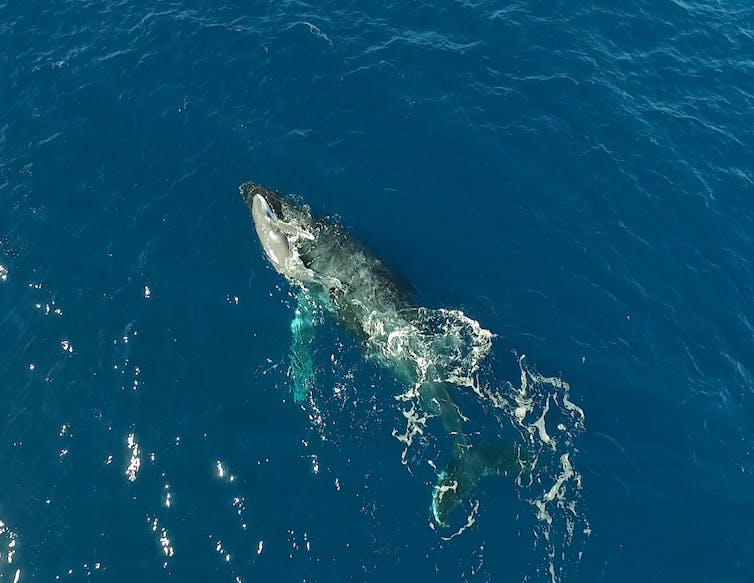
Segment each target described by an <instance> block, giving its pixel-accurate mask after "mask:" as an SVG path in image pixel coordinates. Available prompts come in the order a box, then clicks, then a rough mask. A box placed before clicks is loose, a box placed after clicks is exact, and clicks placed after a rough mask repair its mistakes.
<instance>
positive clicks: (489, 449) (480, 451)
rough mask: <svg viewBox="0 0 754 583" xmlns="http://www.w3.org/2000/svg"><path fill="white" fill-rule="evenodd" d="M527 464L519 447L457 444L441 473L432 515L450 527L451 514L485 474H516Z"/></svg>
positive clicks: (436, 520) (439, 523)
mask: <svg viewBox="0 0 754 583" xmlns="http://www.w3.org/2000/svg"><path fill="white" fill-rule="evenodd" d="M523 463H525V462H524V461H523V460H522V458H521V454H520V451H519V449H518V447H516V446H502V445H501V446H492V445H490V446H483V447H475V446H472V445H469V444H464V443H456V445H455V446H454V447H453V453H452V454H451V457H450V461H449V462H448V466H447V467H446V468H445V470H444V471H442V472H440V475H439V476H438V479H437V485H435V487H434V489H433V491H432V507H431V509H432V516H433V518H434V519H435V522H436V523H437V525H438V526H441V527H444V526H447V519H448V515H449V514H450V513H451V512H452V511H453V510H454V509H455V507H456V506H458V505H459V504H460V503H461V502H462V501H463V500H464V499H465V498H466V497H467V496H468V495H469V494H470V493H471V492H472V491H473V490H474V488H475V487H476V485H477V483H478V482H479V479H480V478H481V477H483V476H504V475H508V474H515V473H517V472H518V471H520V470H521V468H522V464H523Z"/></svg>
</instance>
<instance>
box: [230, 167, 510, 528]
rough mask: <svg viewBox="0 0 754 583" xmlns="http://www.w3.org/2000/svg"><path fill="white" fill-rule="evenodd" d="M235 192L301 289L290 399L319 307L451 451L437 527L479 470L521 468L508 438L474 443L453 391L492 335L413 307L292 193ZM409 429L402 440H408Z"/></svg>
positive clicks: (301, 389) (378, 266) (379, 265)
mask: <svg viewBox="0 0 754 583" xmlns="http://www.w3.org/2000/svg"><path fill="white" fill-rule="evenodd" d="M240 191H241V195H242V197H243V198H244V200H245V201H246V203H247V204H248V206H249V208H250V212H251V217H252V220H253V223H254V228H255V230H256V234H257V237H258V239H259V242H260V244H261V246H262V249H263V250H264V253H265V255H266V256H267V259H268V260H269V262H270V263H271V264H272V266H273V268H274V269H275V270H276V271H277V272H278V273H280V274H281V275H283V276H284V277H285V278H286V279H287V280H288V281H289V282H290V283H291V284H292V286H293V287H294V288H296V290H297V297H298V307H297V308H296V310H295V318H294V319H293V322H292V323H291V331H292V334H293V345H292V348H291V365H290V376H291V378H292V380H293V394H294V399H295V400H297V401H303V400H304V399H305V398H306V397H307V395H308V393H309V391H310V390H311V389H312V386H313V385H314V373H313V370H314V364H313V361H312V351H311V349H312V342H313V338H314V323H313V314H314V313H315V311H320V312H322V313H326V314H330V315H332V317H333V318H334V319H335V321H336V322H337V323H338V324H340V325H341V326H342V327H343V328H345V329H346V330H348V331H349V332H350V333H351V334H352V335H353V336H354V337H355V338H356V339H358V340H359V341H360V342H361V344H362V346H364V347H365V350H366V355H367V357H368V358H369V359H371V360H372V361H374V362H376V363H378V364H379V365H381V366H384V367H385V368H387V369H389V370H390V371H391V372H392V373H393V374H394V375H395V376H396V377H397V378H398V379H399V381H401V382H403V383H405V384H406V385H407V386H408V387H409V389H410V390H409V394H413V395H415V396H416V401H417V402H418V403H420V407H421V409H422V412H423V414H424V415H426V418H434V417H436V418H439V420H440V421H441V423H442V426H443V427H444V429H445V431H446V432H447V434H448V436H449V438H450V443H451V451H450V454H449V461H448V463H447V465H446V467H445V469H444V470H443V471H441V472H439V475H438V479H437V483H436V485H435V486H434V488H433V491H432V501H431V504H430V510H431V514H432V518H433V519H434V522H435V523H436V524H437V525H438V526H440V527H444V526H447V518H448V515H449V514H450V512H451V511H452V510H453V509H454V508H455V507H456V506H458V504H459V503H460V502H461V501H463V500H464V499H465V498H466V497H467V496H468V495H469V494H470V492H471V491H472V490H473V489H474V488H475V487H476V485H477V483H478V481H479V479H480V478H481V477H482V476H485V475H500V474H507V473H509V472H515V471H517V470H519V469H520V468H521V467H522V461H521V455H520V450H519V449H518V447H516V446H514V445H509V446H503V445H486V446H484V445H479V444H475V443H472V440H471V439H470V438H469V437H468V436H467V435H466V433H465V432H464V421H465V418H464V416H463V415H462V413H461V411H460V409H459V407H458V406H457V405H456V403H455V402H454V400H453V397H452V393H453V391H455V390H458V389H459V388H460V387H462V385H464V384H465V385H469V386H471V384H472V381H471V378H472V375H473V374H474V373H475V372H476V369H477V367H478V364H479V361H480V360H481V359H482V358H484V356H485V355H486V354H487V352H488V351H489V348H490V343H491V337H492V334H491V333H490V332H488V331H487V330H485V329H483V328H482V327H481V326H479V324H478V323H477V322H475V321H474V320H471V319H470V318H467V317H466V316H465V315H464V314H463V313H462V312H460V311H457V310H445V309H429V308H424V307H421V306H417V305H416V304H415V303H414V301H413V299H412V297H411V294H410V292H409V290H408V289H407V288H406V286H405V285H402V283H401V282H400V280H399V279H398V278H397V277H396V276H395V275H394V274H393V273H391V271H390V270H389V269H388V268H387V267H386V266H385V264H384V263H383V262H382V261H381V260H380V259H378V258H377V257H375V256H374V255H373V254H372V253H371V252H370V251H369V250H368V249H367V248H366V247H365V246H364V245H362V244H361V243H360V242H359V241H358V240H356V239H355V238H354V237H353V236H352V235H351V234H350V233H348V231H346V230H345V229H344V228H343V227H342V226H340V225H339V224H337V223H336V222H334V221H328V220H325V219H321V218H316V217H314V216H313V215H312V213H311V210H310V209H309V207H308V206H306V205H304V204H301V203H298V202H296V200H295V199H294V198H293V197H290V196H286V195H284V194H281V193H280V192H277V191H275V190H272V189H270V188H267V187H265V186H261V185H259V184H255V183H252V182H247V183H245V184H242V185H241V186H240ZM404 415H405V416H406V418H407V419H410V417H411V415H409V413H408V412H405V411H404ZM421 430H422V428H420V429H419V431H421ZM409 433H410V431H409V430H408V429H407V434H406V436H400V437H399V439H401V437H402V438H403V439H402V441H404V442H405V443H407V444H410V439H411V437H410V436H409ZM394 435H395V432H394Z"/></svg>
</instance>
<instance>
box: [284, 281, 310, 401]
mask: <svg viewBox="0 0 754 583" xmlns="http://www.w3.org/2000/svg"><path fill="white" fill-rule="evenodd" d="M291 335H292V336H293V339H292V342H291V363H290V368H289V369H288V374H289V375H290V377H291V379H292V380H293V400H294V401H295V402H296V403H301V402H303V401H305V400H306V398H307V396H308V395H309V392H310V391H311V389H312V387H313V386H314V381H315V375H314V360H313V358H312V345H313V343H314V310H313V306H312V304H311V300H310V299H309V298H308V297H307V294H306V293H305V292H303V291H302V292H301V293H299V295H298V305H297V306H296V312H295V316H294V318H293V321H292V322H291Z"/></svg>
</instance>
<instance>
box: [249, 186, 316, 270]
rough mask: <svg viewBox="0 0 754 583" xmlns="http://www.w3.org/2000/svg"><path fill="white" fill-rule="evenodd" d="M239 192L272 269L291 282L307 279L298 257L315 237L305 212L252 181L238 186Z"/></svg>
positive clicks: (309, 218) (283, 197) (304, 268)
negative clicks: (290, 279) (246, 205)
mask: <svg viewBox="0 0 754 583" xmlns="http://www.w3.org/2000/svg"><path fill="white" fill-rule="evenodd" d="M240 191H241V196H243V198H244V200H245V201H246V204H248V205H249V209H250V210H251V218H252V220H253V221H254V228H255V229H256V232H257V237H258V238H259V242H260V244H261V245H262V249H263V250H264V252H265V255H267V259H269V260H270V263H271V264H272V266H273V267H274V268H275V270H276V271H277V272H278V273H280V274H282V275H284V276H286V277H289V278H292V279H298V280H305V279H308V278H307V277H306V276H307V272H308V270H307V268H306V267H305V266H304V264H303V262H302V260H301V256H302V252H303V251H304V250H305V249H306V247H307V246H309V245H310V244H311V242H312V241H314V238H315V237H314V232H315V224H314V221H313V219H312V216H311V213H310V212H309V209H308V208H307V207H306V206H304V205H301V204H297V203H295V202H294V201H293V200H291V199H290V198H289V197H287V196H285V195H283V194H280V193H279V192H276V191H274V190H272V189H270V188H267V187H265V186H261V185H259V184H254V183H252V182H247V183H245V184H242V185H241V186H240Z"/></svg>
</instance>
